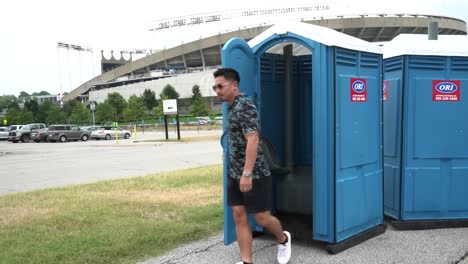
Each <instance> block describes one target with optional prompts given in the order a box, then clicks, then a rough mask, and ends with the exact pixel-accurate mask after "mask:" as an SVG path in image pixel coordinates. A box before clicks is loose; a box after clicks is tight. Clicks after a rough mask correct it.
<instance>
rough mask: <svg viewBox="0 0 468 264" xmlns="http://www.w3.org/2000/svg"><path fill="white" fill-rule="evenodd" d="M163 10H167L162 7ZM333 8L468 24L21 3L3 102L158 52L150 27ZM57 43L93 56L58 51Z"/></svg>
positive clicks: (151, 3)
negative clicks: (136, 53) (199, 17)
mask: <svg viewBox="0 0 468 264" xmlns="http://www.w3.org/2000/svg"><path fill="white" fill-rule="evenodd" d="M163 2H164V3H163ZM320 2H322V3H324V2H326V3H330V4H333V5H334V6H339V7H340V8H342V9H343V11H342V12H343V14H345V15H346V14H347V13H349V14H358V13H363V12H373V13H379V12H380V13H382V12H384V13H385V12H387V13H388V12H397V13H408V12H417V13H421V14H432V15H442V16H451V17H456V18H460V19H463V20H465V21H468V1H466V0H444V1H442V0H424V1H422V0H416V1H408V0H392V1H388V2H386V3H382V2H381V1H375V0H373V1H369V0H354V1H346V0H332V1H303V0H288V1H278V0H269V1H265V0H261V1H259V0H257V1H251V0H236V1H219V0H218V1H215V0H197V1H188V0H187V1H180V0H168V1H157V0H131V1H130V0H80V1H66V0H61V1H58V0H42V1H37V0H23V1H21V0H18V1H4V2H2V4H1V6H2V15H1V16H0V36H1V40H0V48H1V51H2V53H3V54H2V56H1V63H0V80H1V85H0V95H4V94H13V95H15V96H18V95H19V93H20V92H21V91H26V92H28V93H30V94H31V93H33V92H40V91H42V90H45V91H48V92H50V93H52V94H56V93H62V92H69V91H70V90H72V89H74V88H76V87H77V86H78V85H79V84H81V83H83V82H85V81H87V80H89V79H90V78H92V77H93V76H94V75H97V74H99V73H100V69H99V65H98V61H99V59H100V56H101V54H100V53H101V52H100V51H101V50H105V51H106V54H108V52H109V51H110V50H114V51H120V50H125V49H129V50H130V49H156V48H157V47H156V43H155V42H156V40H155V37H154V36H152V35H151V33H150V32H149V31H148V29H149V28H150V25H151V24H152V22H154V21H157V20H160V19H164V18H170V17H177V16H184V15H190V14H197V13H205V12H213V11H225V10H236V9H247V8H270V7H284V6H291V7H294V6H302V5H314V4H315V3H320ZM57 42H62V43H69V44H75V45H80V46H83V47H89V48H92V50H93V52H92V53H90V52H77V51H68V50H65V49H63V48H57Z"/></svg>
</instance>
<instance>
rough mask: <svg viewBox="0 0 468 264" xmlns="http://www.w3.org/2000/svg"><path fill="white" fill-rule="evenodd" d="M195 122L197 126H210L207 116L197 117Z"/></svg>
mask: <svg viewBox="0 0 468 264" xmlns="http://www.w3.org/2000/svg"><path fill="white" fill-rule="evenodd" d="M195 122H196V123H197V124H198V125H211V118H210V117H209V116H197V117H195Z"/></svg>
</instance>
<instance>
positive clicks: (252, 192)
mask: <svg viewBox="0 0 468 264" xmlns="http://www.w3.org/2000/svg"><path fill="white" fill-rule="evenodd" d="M214 78H215V85H214V86H213V90H214V91H215V92H216V94H217V95H218V98H219V99H221V100H222V101H226V102H227V103H228V104H229V110H228V117H227V121H228V124H227V128H228V135H229V152H230V156H229V170H228V188H227V197H228V201H227V202H228V205H229V206H230V207H231V208H232V212H233V216H234V222H235V223H236V235H237V242H238V244H239V249H240V255H241V260H242V261H241V262H238V263H236V264H251V263H252V231H251V230H250V225H249V221H248V214H249V213H252V214H253V215H254V218H255V221H256V222H257V224H259V225H261V226H263V227H264V228H266V229H268V230H269V231H270V232H271V233H272V234H273V235H274V236H275V237H276V240H277V241H278V263H280V264H286V263H288V262H289V259H290V258H291V235H290V234H289V232H287V231H283V228H282V226H281V223H280V222H279V220H278V219H277V218H276V217H274V216H272V215H271V213H270V204H271V203H270V199H271V188H272V187H271V177H270V170H269V168H268V165H267V163H266V161H265V158H264V157H263V152H262V149H261V148H259V144H260V125H259V120H258V112H257V109H256V107H255V104H254V103H253V102H252V101H250V100H249V99H248V98H247V97H246V96H245V95H244V94H242V93H240V92H239V82H240V77H239V74H238V73H237V71H235V70H234V69H230V68H222V69H218V70H217V71H215V73H214Z"/></svg>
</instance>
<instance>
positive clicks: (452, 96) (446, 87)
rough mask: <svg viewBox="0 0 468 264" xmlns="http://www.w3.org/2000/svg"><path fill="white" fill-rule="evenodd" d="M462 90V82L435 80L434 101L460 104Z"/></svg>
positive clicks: (433, 84)
mask: <svg viewBox="0 0 468 264" xmlns="http://www.w3.org/2000/svg"><path fill="white" fill-rule="evenodd" d="M460 90H461V86H460V80H458V81H453V80H450V81H448V80H433V81H432V101H439V102H440V101H443V102H459V101H460Z"/></svg>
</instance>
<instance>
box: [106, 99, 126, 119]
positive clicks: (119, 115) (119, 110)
mask: <svg viewBox="0 0 468 264" xmlns="http://www.w3.org/2000/svg"><path fill="white" fill-rule="evenodd" d="M106 102H108V103H109V104H110V105H111V106H112V108H113V110H114V111H113V115H114V117H113V120H114V121H122V120H123V110H124V109H125V108H126V107H127V101H125V98H123V96H122V95H120V94H119V93H110V94H108V95H107V99H106Z"/></svg>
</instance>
